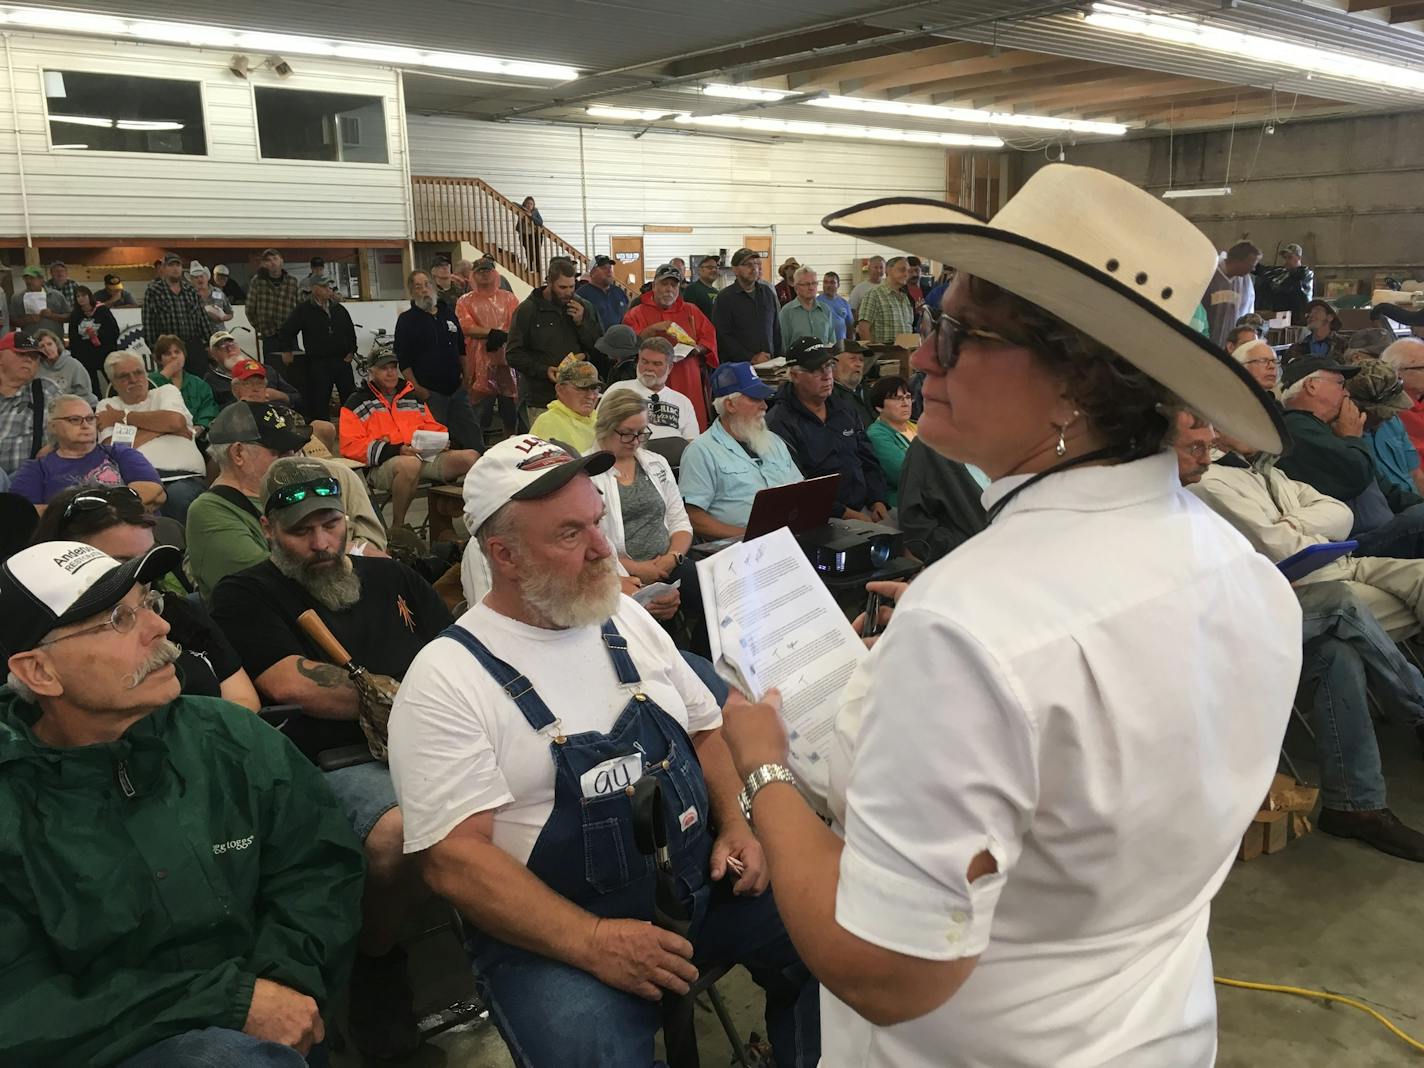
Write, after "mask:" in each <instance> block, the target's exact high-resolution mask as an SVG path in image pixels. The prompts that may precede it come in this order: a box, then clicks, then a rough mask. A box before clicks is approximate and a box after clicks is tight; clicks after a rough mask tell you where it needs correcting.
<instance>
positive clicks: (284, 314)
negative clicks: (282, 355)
mask: <svg viewBox="0 0 1424 1068" xmlns="http://www.w3.org/2000/svg"><path fill="white" fill-rule="evenodd" d="M301 299H302V292H301V289H300V287H299V286H298V285H297V280H296V279H295V278H293V277H292V275H291V274H289V273H288V271H287V269H286V267H285V266H284V264H283V260H282V254H281V253H280V252H278V251H277V250H276V249H275V248H269V249H264V250H263V252H262V257H261V260H260V261H259V265H258V268H257V273H256V274H254V275H253V276H252V281H251V282H249V283H248V284H247V321H248V322H249V323H251V324H252V329H253V331H254V332H256V334H257V337H258V339H259V340H260V341H261V342H262V358H263V359H264V360H267V361H269V362H270V361H271V359H272V358H273V357H274V356H275V355H276V354H277V353H278V352H279V351H281V349H280V340H281V339H280V338H279V337H278V333H279V331H281V329H282V324H283V323H285V322H286V321H287V318H288V316H290V315H291V314H292V312H293V311H294V310H296V307H297V303H298V302H299V301H300V300H301Z"/></svg>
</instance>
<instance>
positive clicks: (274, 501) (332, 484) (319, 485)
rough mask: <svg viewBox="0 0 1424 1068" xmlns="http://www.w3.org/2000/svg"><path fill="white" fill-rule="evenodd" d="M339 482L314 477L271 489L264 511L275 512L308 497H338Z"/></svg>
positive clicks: (339, 494) (339, 490)
mask: <svg viewBox="0 0 1424 1068" xmlns="http://www.w3.org/2000/svg"><path fill="white" fill-rule="evenodd" d="M340 496H341V483H339V482H337V481H336V479H334V478H314V479H312V480H311V481H310V482H294V483H293V484H292V485H290V486H283V487H282V488H281V489H276V490H273V491H272V495H271V496H270V497H268V498H267V507H266V508H264V509H263V511H264V512H268V513H270V512H275V511H277V509H279V508H290V507H291V506H292V505H294V504H300V503H301V502H302V501H304V500H306V499H307V498H308V497H340Z"/></svg>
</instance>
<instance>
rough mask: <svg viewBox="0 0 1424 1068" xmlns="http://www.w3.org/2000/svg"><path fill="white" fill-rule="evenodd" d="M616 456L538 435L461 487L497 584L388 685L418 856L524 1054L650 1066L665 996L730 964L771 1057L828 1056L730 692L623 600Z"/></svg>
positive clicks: (399, 788) (808, 1060) (594, 1066)
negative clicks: (740, 762) (608, 505)
mask: <svg viewBox="0 0 1424 1068" xmlns="http://www.w3.org/2000/svg"><path fill="white" fill-rule="evenodd" d="M611 461H612V456H611V454H609V453H606V452H598V453H593V454H591V455H589V456H585V457H581V458H575V457H573V456H571V455H570V454H569V453H567V452H566V451H564V450H563V449H561V448H559V447H558V446H557V445H555V444H553V443H550V442H547V441H543V440H540V439H539V438H536V437H534V436H532V435H531V436H528V437H525V438H511V439H508V440H506V441H502V442H500V443H499V444H498V445H495V446H494V447H493V448H491V449H490V450H489V451H488V452H487V453H485V455H484V456H482V457H481V458H480V460H479V462H478V463H477V464H476V465H475V467H474V468H473V469H472V470H471V472H470V475H469V477H468V478H467V479H466V481H465V514H466V519H467V522H468V523H469V526H470V528H471V529H472V530H474V531H476V532H477V535H476V536H477V537H478V539H479V543H480V548H481V549H482V550H483V552H484V554H485V556H486V557H487V558H488V560H489V564H490V570H491V578H492V586H491V589H490V591H489V593H488V594H487V595H486V596H485V598H484V599H483V601H481V602H480V603H478V604H474V605H471V606H470V608H469V610H468V611H467V612H466V613H465V614H464V615H463V616H461V617H460V620H459V621H458V623H457V624H456V625H455V626H454V627H453V628H451V629H450V630H448V631H446V632H445V634H444V635H442V636H441V637H440V638H439V639H438V640H436V641H434V642H432V643H431V644H430V645H429V646H427V647H426V648H425V649H424V650H423V651H422V652H421V653H420V655H419V656H418V657H416V661H415V663H414V664H413V665H412V666H411V670H410V671H409V672H408V673H407V675H406V680H405V682H404V684H403V685H402V686H401V690H400V693H399V694H398V696H397V698H396V702H395V707H394V710H393V712H392V715H391V772H392V775H393V777H394V779H395V783H396V794H397V796H398V797H399V798H400V802H401V811H402V813H403V818H404V820H405V849H406V852H407V853H410V854H413V855H416V856H417V857H418V859H419V863H420V866H421V870H422V872H423V874H424V876H425V880H426V883H427V884H428V885H429V886H430V887H431V889H433V890H434V891H435V892H436V893H438V894H439V895H440V896H441V897H443V898H445V899H446V900H448V901H449V902H450V903H451V904H452V905H453V906H454V907H456V908H457V909H458V910H459V911H460V913H461V914H462V915H464V916H465V917H467V918H468V920H469V921H470V922H471V924H472V926H471V928H470V931H471V943H470V946H471V949H472V950H473V952H474V966H475V972H476V975H477V977H478V978H477V982H478V983H479V985H480V988H481V991H482V992H483V994H484V996H485V999H486V1001H487V1002H488V1004H489V1005H490V1007H491V1010H492V1011H491V1016H492V1018H493V1019H494V1020H495V1022H496V1023H497V1025H498V1027H499V1029H500V1033H501V1034H502V1035H503V1037H504V1039H505V1042H506V1043H507V1044H508V1046H509V1049H510V1051H511V1054H512V1056H513V1057H514V1059H515V1061H516V1063H517V1064H519V1065H521V1066H528V1065H546V1064H549V1065H552V1064H558V1065H561V1066H568V1068H605V1066H606V1068H612V1066H615V1065H617V1066H623V1065H646V1064H650V1063H652V1061H653V1056H654V1054H653V1043H654V1036H655V1035H656V1033H657V1032H658V1030H659V1029H660V1023H661V1015H662V1013H661V1012H660V1011H659V1004H658V1003H659V1001H660V1000H664V999H665V998H666V997H669V996H670V997H676V996H679V995H683V994H686V993H687V991H688V989H689V986H690V984H691V983H693V982H695V981H696V979H697V975H698V971H699V969H700V968H710V967H716V966H718V965H729V964H733V963H741V964H744V965H745V966H746V967H747V969H748V970H749V971H750V972H751V974H752V977H753V979H755V980H756V982H757V983H758V984H760V985H761V986H762V988H763V989H764V990H765V991H766V1001H767V1030H768V1032H769V1037H770V1039H771V1042H772V1047H773V1056H774V1063H776V1064H777V1065H786V1066H790V1065H793V1064H798V1065H809V1064H814V1063H816V1060H817V1058H818V1056H819V1053H820V1027H819V1012H818V1005H817V991H816V987H815V984H814V983H813V982H811V981H810V980H809V979H808V977H807V976H806V973H805V971H804V969H803V968H802V967H801V965H800V962H799V961H798V960H797V958H796V954H795V952H794V951H793V950H792V948H791V945H790V942H789V940H788V939H787V937H786V933H785V931H784V929H783V928H782V925H781V921H780V918H779V916H778V914H777V909H776V904H775V902H774V901H773V900H772V898H771V895H770V894H767V893H766V892H765V891H766V889H767V886H768V873H767V871H766V869H765V868H764V867H763V865H762V860H761V849H760V847H759V845H758V843H757V840H756V837H755V836H754V835H753V834H752V833H751V832H750V829H749V828H748V827H747V824H746V821H745V820H744V819H743V818H742V816H741V814H740V812H739V811H738V809H737V806H736V803H735V799H734V793H735V789H736V783H735V782H733V781H732V779H731V775H730V770H731V769H730V762H729V759H728V754H727V751H726V749H725V748H724V747H723V746H722V742H721V733H720V729H719V728H720V726H721V710H720V709H719V707H718V703H717V700H716V699H715V698H714V697H713V696H712V694H711V693H710V692H708V690H707V687H706V686H704V685H703V683H702V682H701V681H700V680H699V679H698V677H697V675H696V674H694V672H693V671H692V670H691V669H690V668H689V667H688V666H687V664H686V662H685V661H684V660H683V658H682V656H681V655H680V654H679V653H678V650H677V649H676V648H675V647H674V646H673V644H672V641H671V640H670V639H669V638H668V636H667V634H666V633H665V632H664V631H663V630H662V628H661V627H659V626H658V625H657V623H656V622H655V621H654V620H653V619H652V617H650V616H649V615H648V613H647V612H646V611H644V610H643V609H642V608H641V607H640V606H639V605H637V604H636V603H635V602H634V601H632V600H631V599H630V598H628V597H624V596H622V595H620V592H619V579H618V574H617V571H616V568H615V566H614V559H615V557H614V554H613V550H612V547H611V546H610V545H609V543H608V541H607V539H606V538H605V537H604V535H603V532H602V529H601V527H600V525H599V521H600V518H601V517H602V515H603V510H604V502H603V498H602V497H601V496H600V495H599V493H598V491H597V490H596V489H595V488H594V484H593V482H592V480H591V478H590V477H589V476H590V475H591V474H597V473H602V472H603V471H606V470H607V469H608V467H609V465H610V463H611ZM516 680H517V685H516V684H515V682H516ZM642 828H646V829H647V830H648V831H649V833H652V834H657V835H658V837H659V840H661V841H665V842H666V844H667V850H666V853H665V854H663V855H664V860H663V862H662V865H663V867H662V871H661V873H655V871H654V868H653V866H652V864H651V862H649V861H647V860H645V859H644V858H643V857H642V856H640V855H639V853H638V848H637V846H636V845H635V835H637V836H638V837H639V838H641V834H642ZM655 828H656V829H655ZM655 893H656V894H658V895H659V897H658V900H659V902H660V913H659V914H660V915H661V916H663V917H664V919H663V920H662V922H660V923H650V922H649V921H650V920H653V919H654V916H655V905H654V895H655ZM674 925H675V926H677V928H678V931H679V932H680V933H675V932H674V931H673V930H672V929H671V928H672V927H673V926H674ZM555 1004H557V1006H558V1009H557V1011H554V1012H551V1011H550V1006H552V1005H555Z"/></svg>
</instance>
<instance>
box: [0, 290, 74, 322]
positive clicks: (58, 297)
mask: <svg viewBox="0 0 1424 1068" xmlns="http://www.w3.org/2000/svg"><path fill="white" fill-rule="evenodd" d="M40 293H43V294H44V297H45V307H46V308H48V309H49V310H50V311H52V312H54V313H55V314H56V316H57V318H54V319H41V320H40V321H39V322H38V323H32V324H31V326H30V329H34V328H35V327H36V326H43V325H44V324H45V323H49V324H50V326H51V329H58V330H59V332H61V333H63V330H64V326H63V324H64V321H65V318H66V317H67V316H68V315H69V304H68V303H67V302H66V301H65V299H64V294H63V293H61V292H60V291H59V290H57V289H51V288H50V287H49V286H45V287H44V289H42V290H40V291H38V292H35V293H31V292H30V291H29V290H28V289H22V290H21V291H20V292H18V293H16V294H15V295H14V296H13V297H11V298H10V322H9V323H7V324H6V325H7V326H13V325H14V324H17V323H19V321H20V320H21V319H22V318H24V317H25V316H27V315H34V314H35V313H34V312H32V311H30V310H29V309H27V308H26V307H25V298H26V297H27V296H28V297H29V298H30V301H31V302H32V303H38V302H37V301H36V300H35V298H37V297H38V296H39V294H40ZM56 323H58V324H59V326H58V327H57V328H56V327H55V325H54V324H56Z"/></svg>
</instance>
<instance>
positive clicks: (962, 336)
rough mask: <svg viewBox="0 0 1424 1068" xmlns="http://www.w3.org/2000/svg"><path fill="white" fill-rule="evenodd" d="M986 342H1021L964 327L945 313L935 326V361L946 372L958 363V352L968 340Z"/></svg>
mask: <svg viewBox="0 0 1424 1068" xmlns="http://www.w3.org/2000/svg"><path fill="white" fill-rule="evenodd" d="M971 339H972V340H975V341H988V342H992V343H993V344H995V345H1003V346H1009V345H1018V344H1021V342H1018V341H1014V340H1013V339H1012V338H1007V337H1005V336H1004V335H1003V334H996V333H994V332H993V331H992V330H976V329H974V328H973V327H969V326H965V325H964V324H963V323H961V322H960V321H959V320H958V319H956V318H954V317H953V316H952V315H949V314H948V313H945V314H943V315H941V316H940V317H939V322H938V323H937V324H935V360H936V362H938V363H939V365H940V367H942V368H944V369H945V370H946V371H948V370H950V369H951V368H952V367H954V365H955V364H957V363H958V362H959V350H960V349H962V348H963V347H964V343H965V342H966V341H969V340H971Z"/></svg>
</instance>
